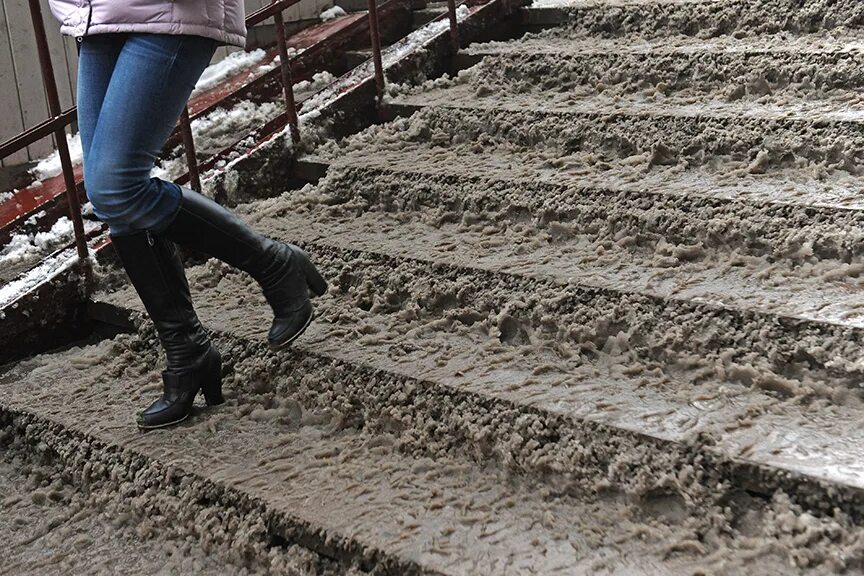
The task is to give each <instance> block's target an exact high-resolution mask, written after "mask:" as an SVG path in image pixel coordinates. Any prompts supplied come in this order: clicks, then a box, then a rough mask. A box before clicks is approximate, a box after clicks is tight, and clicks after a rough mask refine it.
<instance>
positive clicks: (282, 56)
mask: <svg viewBox="0 0 864 576" xmlns="http://www.w3.org/2000/svg"><path fill="white" fill-rule="evenodd" d="M274 3H275V2H274ZM273 20H274V21H275V22H276V43H277V44H278V45H279V67H280V68H281V70H282V91H283V92H284V93H285V113H286V114H287V115H288V127H289V129H290V130H291V142H293V143H294V144H297V143H298V142H299V141H300V129H299V127H298V126H297V123H298V121H297V104H296V102H295V101H294V78H293V76H292V74H291V62H290V61H289V60H288V43H287V42H286V40H285V23H284V22H283V20H282V11H281V10H280V11H279V12H277V13H276V14H274V15H273Z"/></svg>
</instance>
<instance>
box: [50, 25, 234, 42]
mask: <svg viewBox="0 0 864 576" xmlns="http://www.w3.org/2000/svg"><path fill="white" fill-rule="evenodd" d="M60 32H62V33H63V34H66V35H67V36H81V29H80V28H79V27H77V26H66V25H64V26H61V27H60ZM124 32H126V33H132V32H140V33H142V34H171V35H185V36H203V37H204V38H212V39H213V40H216V41H218V42H221V43H223V44H229V45H231V46H239V47H241V48H245V47H246V35H245V34H237V33H233V32H226V31H225V30H220V29H219V28H212V27H210V26H204V25H200V24H179V25H178V24H177V23H166V22H149V23H145V24H136V23H133V22H124V23H122V24H91V25H90V26H89V27H88V28H87V31H86V32H85V33H84V36H94V35H96V34H111V33H124Z"/></svg>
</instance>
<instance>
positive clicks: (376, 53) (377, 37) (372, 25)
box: [369, 0, 384, 106]
mask: <svg viewBox="0 0 864 576" xmlns="http://www.w3.org/2000/svg"><path fill="white" fill-rule="evenodd" d="M369 36H370V37H371V39H372V61H373V63H374V64H375V89H376V94H377V95H378V102H377V103H378V105H379V106H380V105H381V102H382V101H383V99H384V65H383V64H382V63H381V34H380V33H379V31H378V6H376V5H375V0H369Z"/></svg>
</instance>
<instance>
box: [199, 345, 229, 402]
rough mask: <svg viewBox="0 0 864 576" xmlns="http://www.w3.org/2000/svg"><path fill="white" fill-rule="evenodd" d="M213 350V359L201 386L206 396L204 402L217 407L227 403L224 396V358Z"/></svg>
mask: <svg viewBox="0 0 864 576" xmlns="http://www.w3.org/2000/svg"><path fill="white" fill-rule="evenodd" d="M212 350H213V359H212V360H211V361H210V365H209V366H208V367H207V373H206V375H205V376H204V378H203V383H202V384H201V392H202V393H203V394H204V401H205V402H206V403H207V405H208V406H217V405H219V404H222V403H224V402H225V397H224V396H223V395H222V356H221V355H220V354H219V352H217V351H216V349H215V348H213V349H212Z"/></svg>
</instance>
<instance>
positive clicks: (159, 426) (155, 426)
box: [138, 414, 189, 430]
mask: <svg viewBox="0 0 864 576" xmlns="http://www.w3.org/2000/svg"><path fill="white" fill-rule="evenodd" d="M187 418H189V414H186V415H185V416H183V418H180V419H179V420H174V421H171V422H166V423H164V424H154V425H152V426H144V425H141V424H138V429H139V430H158V429H159V428H168V427H169V426H174V425H175V424H179V423H181V422H183V421H184V420H186V419H187Z"/></svg>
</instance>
